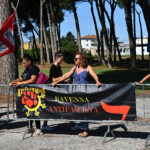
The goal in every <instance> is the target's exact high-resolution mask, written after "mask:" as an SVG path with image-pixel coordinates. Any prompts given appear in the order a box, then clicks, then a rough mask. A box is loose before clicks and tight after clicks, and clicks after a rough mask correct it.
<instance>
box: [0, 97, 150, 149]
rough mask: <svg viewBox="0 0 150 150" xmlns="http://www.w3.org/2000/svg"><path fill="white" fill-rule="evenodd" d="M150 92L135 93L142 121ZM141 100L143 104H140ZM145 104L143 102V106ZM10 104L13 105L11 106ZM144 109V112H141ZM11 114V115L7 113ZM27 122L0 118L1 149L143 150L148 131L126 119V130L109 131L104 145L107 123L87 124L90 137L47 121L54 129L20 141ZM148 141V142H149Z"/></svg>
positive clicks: (0, 112)
mask: <svg viewBox="0 0 150 150" xmlns="http://www.w3.org/2000/svg"><path fill="white" fill-rule="evenodd" d="M149 97H150V95H144V99H143V97H142V96H141V95H140V96H137V106H136V107H137V114H138V118H140V120H141V121H144V116H145V121H148V120H149V117H148V116H149V113H150V109H149V108H150V107H149V106H150V101H149V100H148V99H149ZM143 101H144V103H143ZM143 104H145V105H143ZM6 106H7V104H6V103H2V104H0V117H1V119H2V118H3V119H4V118H6ZM11 107H12V105H11ZM144 110H145V111H144ZM10 117H12V115H11V114H10ZM26 126H27V122H25V121H18V122H14V121H12V122H10V123H7V122H6V121H2V120H1V121H0V150H30V149H32V150H145V149H150V146H148V147H147V148H145V147H144V144H145V141H146V138H147V136H148V135H149V134H150V126H149V125H137V124H133V123H131V122H129V123H128V124H127V125H126V126H127V128H128V131H127V132H125V131H124V130H123V129H122V128H116V126H115V125H114V124H111V128H112V129H114V133H115V135H116V139H113V138H112V135H111V134H108V136H107V138H106V143H105V144H104V145H103V144H102V141H103V136H104V134H105V132H106V131H107V124H104V123H101V124H90V125H89V127H90V130H89V136H88V137H87V138H81V137H78V136H77V134H78V132H80V131H72V130H71V129H70V124H69V122H64V121H49V126H51V127H52V128H53V129H54V130H53V131H51V132H49V133H45V134H43V135H40V136H36V137H31V135H30V134H27V135H26V136H25V139H24V140H22V137H23V134H24V131H25V130H26ZM149 144H150V141H149Z"/></svg>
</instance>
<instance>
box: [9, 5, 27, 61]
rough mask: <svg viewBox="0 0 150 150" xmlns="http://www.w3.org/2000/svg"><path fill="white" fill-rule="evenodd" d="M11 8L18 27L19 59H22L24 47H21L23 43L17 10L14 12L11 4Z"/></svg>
mask: <svg viewBox="0 0 150 150" xmlns="http://www.w3.org/2000/svg"><path fill="white" fill-rule="evenodd" d="M11 6H12V8H13V10H14V11H16V14H15V17H16V22H17V27H18V32H19V39H20V49H21V58H23V56H24V47H23V46H24V42H23V38H22V33H21V28H20V24H19V18H18V14H17V10H15V6H14V4H13V3H11Z"/></svg>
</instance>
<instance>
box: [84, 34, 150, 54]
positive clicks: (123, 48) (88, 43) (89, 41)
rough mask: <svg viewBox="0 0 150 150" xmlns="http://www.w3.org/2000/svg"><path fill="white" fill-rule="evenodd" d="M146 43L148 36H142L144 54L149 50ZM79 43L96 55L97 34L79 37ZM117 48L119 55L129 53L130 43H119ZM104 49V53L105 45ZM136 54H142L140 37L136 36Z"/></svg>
mask: <svg viewBox="0 0 150 150" xmlns="http://www.w3.org/2000/svg"><path fill="white" fill-rule="evenodd" d="M147 43H148V38H147V37H144V38H143V46H144V47H143V49H144V55H148V54H149V52H147ZM81 45H82V48H83V49H84V50H85V51H86V52H88V51H91V54H92V55H93V56H94V55H98V54H97V52H96V50H97V45H98V43H97V36H96V35H87V36H84V37H81ZM119 50H120V52H121V55H130V45H129V43H123V42H120V43H119ZM104 51H105V53H106V50H105V47H104ZM136 54H137V55H142V50H141V39H140V38H137V39H136Z"/></svg>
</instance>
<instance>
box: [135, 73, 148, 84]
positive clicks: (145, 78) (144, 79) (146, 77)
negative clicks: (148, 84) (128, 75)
mask: <svg viewBox="0 0 150 150" xmlns="http://www.w3.org/2000/svg"><path fill="white" fill-rule="evenodd" d="M149 78H150V74H148V75H146V76H145V77H144V78H143V79H142V80H141V81H139V82H135V84H138V83H144V82H145V81H147V80H148V79H149Z"/></svg>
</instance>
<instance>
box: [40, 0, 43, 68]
mask: <svg viewBox="0 0 150 150" xmlns="http://www.w3.org/2000/svg"><path fill="white" fill-rule="evenodd" d="M42 29H43V0H40V64H41V65H44V57H43V31H42Z"/></svg>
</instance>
